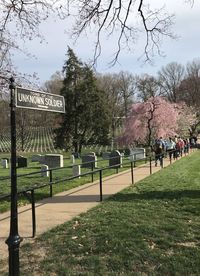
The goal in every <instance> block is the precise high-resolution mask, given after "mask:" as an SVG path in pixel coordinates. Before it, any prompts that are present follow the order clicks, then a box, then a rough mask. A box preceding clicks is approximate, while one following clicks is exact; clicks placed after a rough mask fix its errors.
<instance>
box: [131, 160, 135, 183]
mask: <svg viewBox="0 0 200 276" xmlns="http://www.w3.org/2000/svg"><path fill="white" fill-rule="evenodd" d="M131 180H132V184H134V174H133V162H131Z"/></svg>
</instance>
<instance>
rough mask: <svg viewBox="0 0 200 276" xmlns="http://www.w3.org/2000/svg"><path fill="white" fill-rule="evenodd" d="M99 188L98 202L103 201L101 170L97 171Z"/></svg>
mask: <svg viewBox="0 0 200 276" xmlns="http://www.w3.org/2000/svg"><path fill="white" fill-rule="evenodd" d="M99 188H100V201H102V200H103V191H102V190H103V189H102V170H100V171H99Z"/></svg>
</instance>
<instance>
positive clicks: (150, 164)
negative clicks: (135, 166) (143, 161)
mask: <svg viewBox="0 0 200 276" xmlns="http://www.w3.org/2000/svg"><path fill="white" fill-rule="evenodd" d="M149 166H150V174H152V162H151V156H150V157H149Z"/></svg>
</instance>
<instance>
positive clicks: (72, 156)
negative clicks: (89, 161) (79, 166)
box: [70, 154, 75, 164]
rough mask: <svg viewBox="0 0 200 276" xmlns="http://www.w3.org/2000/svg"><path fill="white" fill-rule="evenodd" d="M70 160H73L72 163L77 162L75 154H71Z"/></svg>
mask: <svg viewBox="0 0 200 276" xmlns="http://www.w3.org/2000/svg"><path fill="white" fill-rule="evenodd" d="M70 160H71V163H72V164H75V157H74V155H73V154H72V155H71V157H70Z"/></svg>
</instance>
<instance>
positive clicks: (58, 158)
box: [44, 154, 63, 168]
mask: <svg viewBox="0 0 200 276" xmlns="http://www.w3.org/2000/svg"><path fill="white" fill-rule="evenodd" d="M44 164H45V165H47V166H49V168H62V167H63V155H62V154H46V155H45V158H44Z"/></svg>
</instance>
